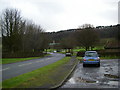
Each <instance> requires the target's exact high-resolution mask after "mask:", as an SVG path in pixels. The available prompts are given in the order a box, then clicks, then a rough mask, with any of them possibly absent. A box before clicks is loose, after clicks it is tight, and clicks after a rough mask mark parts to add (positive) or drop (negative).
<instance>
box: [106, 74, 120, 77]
mask: <svg viewBox="0 0 120 90" xmlns="http://www.w3.org/2000/svg"><path fill="white" fill-rule="evenodd" d="M104 76H106V77H109V78H119V76H117V75H111V74H104Z"/></svg>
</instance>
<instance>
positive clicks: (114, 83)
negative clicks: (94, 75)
mask: <svg viewBox="0 0 120 90" xmlns="http://www.w3.org/2000/svg"><path fill="white" fill-rule="evenodd" d="M107 84H109V85H118V81H109V82H108V83H107Z"/></svg>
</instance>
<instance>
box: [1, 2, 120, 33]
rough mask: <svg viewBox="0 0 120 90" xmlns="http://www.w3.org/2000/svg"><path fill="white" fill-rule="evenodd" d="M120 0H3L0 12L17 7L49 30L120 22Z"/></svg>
mask: <svg viewBox="0 0 120 90" xmlns="http://www.w3.org/2000/svg"><path fill="white" fill-rule="evenodd" d="M118 1H119V0H0V13H1V12H2V11H3V10H4V9H6V8H16V9H18V10H20V11H21V15H22V17H24V18H25V19H29V20H32V21H33V22H34V23H36V24H38V25H41V27H42V28H44V29H45V30H46V31H49V32H51V31H59V30H66V29H74V28H78V26H80V25H82V24H85V23H89V24H92V25H94V26H101V25H104V26H106V25H116V24H118Z"/></svg>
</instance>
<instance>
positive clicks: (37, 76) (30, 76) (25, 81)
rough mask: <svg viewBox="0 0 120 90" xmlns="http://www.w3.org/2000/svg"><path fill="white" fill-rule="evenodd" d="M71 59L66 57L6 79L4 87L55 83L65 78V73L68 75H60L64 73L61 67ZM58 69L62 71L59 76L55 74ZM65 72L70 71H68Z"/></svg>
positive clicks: (25, 86)
mask: <svg viewBox="0 0 120 90" xmlns="http://www.w3.org/2000/svg"><path fill="white" fill-rule="evenodd" d="M69 61H70V57H65V58H63V59H62V60H59V61H57V62H55V63H53V64H50V65H48V66H45V67H42V68H39V69H37V70H34V71H32V72H28V73H25V74H22V75H19V76H17V77H14V78H11V79H8V80H5V81H3V82H2V85H3V88H31V87H40V86H45V87H47V86H49V85H53V84H55V83H56V82H57V81H59V80H61V79H63V77H64V75H66V74H63V75H60V74H61V73H63V71H61V69H60V68H61V67H62V66H63V65H64V64H66V63H68V62H69ZM58 71H60V73H59V74H58V75H57V76H54V75H56V72H58ZM65 73H68V72H67V71H66V72H65ZM55 77H56V79H55ZM55 80H56V81H55Z"/></svg>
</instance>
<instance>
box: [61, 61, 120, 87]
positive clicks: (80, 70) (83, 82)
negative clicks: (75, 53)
mask: <svg viewBox="0 0 120 90" xmlns="http://www.w3.org/2000/svg"><path fill="white" fill-rule="evenodd" d="M118 81H119V75H118V59H111V60H101V66H100V67H93V66H92V67H91V66H88V67H83V65H82V63H79V64H78V65H77V68H76V70H75V72H74V73H73V75H72V76H71V78H70V79H69V80H68V81H67V82H66V83H65V84H64V85H63V86H62V87H61V88H118Z"/></svg>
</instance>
